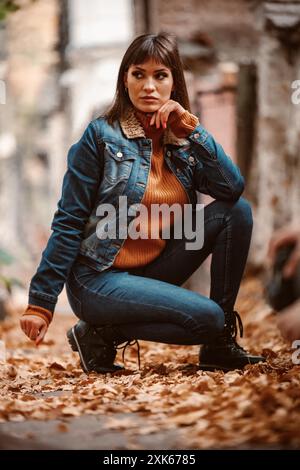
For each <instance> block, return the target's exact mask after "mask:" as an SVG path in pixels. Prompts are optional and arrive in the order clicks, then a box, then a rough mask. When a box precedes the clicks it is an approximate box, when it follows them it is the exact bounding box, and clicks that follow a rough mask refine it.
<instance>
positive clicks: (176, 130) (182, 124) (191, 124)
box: [168, 111, 199, 138]
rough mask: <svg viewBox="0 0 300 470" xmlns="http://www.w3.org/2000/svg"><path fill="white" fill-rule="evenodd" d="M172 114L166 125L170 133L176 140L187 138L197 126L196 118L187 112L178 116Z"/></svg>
mask: <svg viewBox="0 0 300 470" xmlns="http://www.w3.org/2000/svg"><path fill="white" fill-rule="evenodd" d="M172 114H173V115H172ZM172 114H171V116H170V117H169V120H168V123H169V126H170V128H171V131H172V132H173V134H175V135H176V137H178V138H183V137H188V136H189V135H190V133H191V132H192V131H193V130H194V129H195V127H196V126H197V124H199V120H198V118H197V117H196V116H194V114H192V113H190V112H189V111H185V112H184V113H182V114H181V115H180V116H178V115H177V114H175V113H172Z"/></svg>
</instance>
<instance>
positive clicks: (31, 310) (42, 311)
mask: <svg viewBox="0 0 300 470" xmlns="http://www.w3.org/2000/svg"><path fill="white" fill-rule="evenodd" d="M27 315H35V316H37V317H40V318H43V320H45V321H46V322H47V325H48V326H49V325H50V323H51V321H52V318H53V314H52V312H50V310H47V309H46V308H43V307H39V306H38V305H31V304H29V305H28V306H27V308H26V310H25V312H24V313H23V314H22V317H24V316H27Z"/></svg>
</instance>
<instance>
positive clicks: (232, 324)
mask: <svg viewBox="0 0 300 470" xmlns="http://www.w3.org/2000/svg"><path fill="white" fill-rule="evenodd" d="M237 322H238V326H239V331H240V336H241V338H242V337H243V324H242V320H241V317H240V316H239V314H238V313H237V312H234V311H233V312H225V325H224V332H223V333H222V335H221V336H219V337H218V338H217V339H216V340H215V341H214V343H211V344H206V345H204V346H202V348H201V349H200V353H199V363H200V364H199V368H200V369H202V370H223V371H224V372H228V371H229V370H234V369H242V368H243V367H245V366H246V365H248V364H256V363H257V362H265V360H266V359H265V358H264V357H263V356H254V355H253V354H250V353H249V352H248V351H246V350H245V349H244V348H242V347H241V346H240V345H239V344H238V343H237V342H236V336H237Z"/></svg>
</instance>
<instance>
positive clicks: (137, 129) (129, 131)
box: [120, 107, 188, 146]
mask: <svg viewBox="0 0 300 470" xmlns="http://www.w3.org/2000/svg"><path fill="white" fill-rule="evenodd" d="M120 126H121V128H122V131H123V132H124V134H125V136H126V137H127V139H137V138H138V137H143V138H144V139H146V135H145V131H144V129H143V126H142V124H141V123H140V121H139V120H138V118H137V117H136V115H135V113H134V109H133V107H130V108H128V109H127V111H126V113H125V116H124V117H123V118H121V119H120ZM163 144H164V145H165V144H172V145H178V146H182V145H187V144H188V140H186V139H180V138H179V137H176V135H175V134H173V132H172V131H171V129H170V128H167V129H166V130H165V132H164V137H163Z"/></svg>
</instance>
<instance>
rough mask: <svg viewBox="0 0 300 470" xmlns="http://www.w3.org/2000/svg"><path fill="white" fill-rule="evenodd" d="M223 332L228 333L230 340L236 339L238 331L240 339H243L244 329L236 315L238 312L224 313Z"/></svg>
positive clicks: (238, 316)
mask: <svg viewBox="0 0 300 470" xmlns="http://www.w3.org/2000/svg"><path fill="white" fill-rule="evenodd" d="M225 330H226V331H227V332H228V333H229V335H230V337H231V338H232V339H234V340H235V339H236V337H237V334H238V330H239V333H240V337H241V338H242V337H243V334H244V327H243V322H242V319H241V317H240V315H239V314H238V312H236V311H233V312H230V313H228V312H226V313H225Z"/></svg>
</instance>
